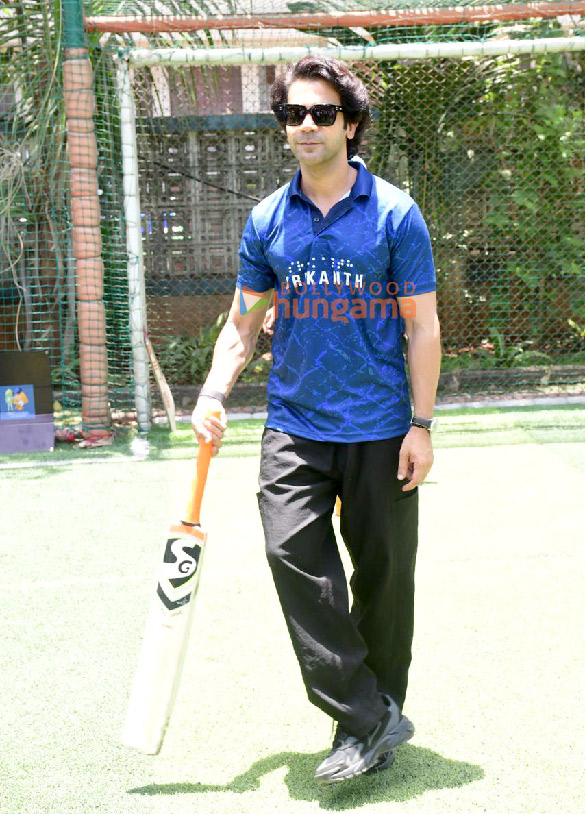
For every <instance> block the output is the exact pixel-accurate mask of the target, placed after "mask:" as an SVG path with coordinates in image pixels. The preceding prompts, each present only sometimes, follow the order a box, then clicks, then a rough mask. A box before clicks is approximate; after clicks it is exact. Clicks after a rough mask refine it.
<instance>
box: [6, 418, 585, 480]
mask: <svg viewBox="0 0 585 814" xmlns="http://www.w3.org/2000/svg"><path fill="white" fill-rule="evenodd" d="M438 417H439V427H440V429H439V431H438V432H437V433H436V434H435V435H434V436H433V445H434V447H435V448H436V449H443V448H448V447H475V446H494V445H502V444H525V443H549V444H551V443H568V444H570V443H575V442H576V443H579V442H581V441H585V405H559V406H550V407H546V408H544V407H541V406H535V407H511V408H488V407H486V408H474V409H455V410H441V411H440V412H439V413H438ZM263 428H264V421H263V420H262V419H254V418H251V419H235V420H233V419H232V420H230V421H229V423H228V430H227V432H226V435H225V438H224V442H223V447H222V450H221V456H222V457H223V458H227V457H229V458H236V457H237V458H241V457H248V456H254V455H257V454H258V449H259V444H260V440H261V436H262V430H263ZM136 435H137V433H136V429H135V428H134V427H131V426H130V427H127V426H122V427H117V428H116V430H115V437H114V442H113V444H112V445H111V446H108V447H96V448H93V449H80V448H79V447H78V445H77V444H63V443H58V444H57V445H56V447H55V449H54V450H53V452H39V453H25V454H22V455H9V456H8V455H0V467H1V468H5V469H10V468H11V467H12V466H15V465H18V464H26V463H30V464H35V465H36V464H38V465H39V466H42V465H43V464H45V463H68V462H72V463H73V462H77V461H79V460H82V459H83V460H86V461H91V460H112V461H113V460H114V459H120V458H122V457H126V458H128V457H130V458H131V457H133V455H132V441H133V440H134V438H136ZM148 440H149V447H150V452H149V458H150V459H151V460H172V459H179V458H192V457H193V456H194V455H196V452H197V450H196V442H195V438H194V435H193V431H192V430H191V427H190V424H188V423H179V424H178V425H177V429H176V431H175V432H174V433H171V432H169V430H168V428H167V427H166V426H165V425H153V427H152V429H151V431H150V432H149V434H148Z"/></svg>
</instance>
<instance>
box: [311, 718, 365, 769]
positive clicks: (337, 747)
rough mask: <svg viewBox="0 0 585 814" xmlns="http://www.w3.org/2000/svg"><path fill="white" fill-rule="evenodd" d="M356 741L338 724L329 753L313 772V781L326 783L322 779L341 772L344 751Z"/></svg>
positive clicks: (343, 763)
mask: <svg viewBox="0 0 585 814" xmlns="http://www.w3.org/2000/svg"><path fill="white" fill-rule="evenodd" d="M356 743H358V739H357V738H356V737H355V736H354V735H350V734H349V732H346V731H345V729H342V728H341V726H339V724H337V728H336V729H335V735H334V737H333V743H332V745H331V751H330V752H329V754H328V755H327V757H326V758H325V760H323V762H322V763H320V764H319V766H318V767H317V771H316V772H315V780H317V782H326V781H325V780H322V778H327V777H329V775H331V774H335V773H336V772H338V771H341V770H342V769H343V767H344V766H345V751H346V750H347V749H350V748H351V747H353V746H355V744H356Z"/></svg>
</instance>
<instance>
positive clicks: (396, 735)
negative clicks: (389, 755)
mask: <svg viewBox="0 0 585 814" xmlns="http://www.w3.org/2000/svg"><path fill="white" fill-rule="evenodd" d="M413 735H414V726H413V724H412V723H411V722H410V721H409V720H408V718H405V717H404V716H402V718H401V719H400V721H399V722H398V725H397V726H396V729H393V730H392V731H391V732H389V733H388V735H387V736H386V738H385V739H384V740H383V741H381V742H380V744H379V745H378V748H377V749H376V751H375V752H374V754H373V755H372V756H371V758H370V761H369V762H368V763H366V761H365V760H363V759H362V760H361V761H360V762H359V763H357V764H356V765H355V766H353V767H352V768H351V770H347V771H345V772H339V773H338V774H334V775H329V776H328V777H320V778H316V779H317V782H318V783H319V785H321V786H329V785H331V784H332V783H341V782H342V781H343V780H351V778H352V777H359V775H360V774H366V773H367V772H368V771H372V770H374V769H375V768H376V766H375V764H376V761H377V760H378V758H379V757H380V755H382V754H384V752H393V751H394V749H396V747H397V746H400V744H402V743H406V741H409V740H410V739H411V738H412V736H413ZM392 762H394V761H393V760H392ZM382 768H387V767H385V766H384V767H382V766H380V767H379V768H378V769H377V771H380V770H381V769H382ZM374 773H375V772H374V771H372V774H374Z"/></svg>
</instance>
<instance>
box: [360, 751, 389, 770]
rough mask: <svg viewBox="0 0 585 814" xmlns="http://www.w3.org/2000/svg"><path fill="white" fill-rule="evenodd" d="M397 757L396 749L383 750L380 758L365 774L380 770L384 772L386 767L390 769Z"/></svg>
mask: <svg viewBox="0 0 585 814" xmlns="http://www.w3.org/2000/svg"><path fill="white" fill-rule="evenodd" d="M395 758H396V755H395V754H394V751H391V752H383V753H382V754H381V755H380V757H379V758H378V760H377V762H376V763H374V765H373V766H372V767H371V768H370V769H367V771H365V772H364V774H378V772H383V771H384V770H385V769H389V768H390V766H392V764H393V763H394V760H395Z"/></svg>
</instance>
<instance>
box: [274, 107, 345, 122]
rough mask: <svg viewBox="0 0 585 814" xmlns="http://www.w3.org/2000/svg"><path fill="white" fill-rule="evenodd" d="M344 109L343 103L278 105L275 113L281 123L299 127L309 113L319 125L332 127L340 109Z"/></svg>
mask: <svg viewBox="0 0 585 814" xmlns="http://www.w3.org/2000/svg"><path fill="white" fill-rule="evenodd" d="M340 110H341V111H343V108H342V106H341V105H313V106H312V107H305V105H276V107H275V108H274V114H275V116H276V118H277V119H278V121H279V122H280V123H281V124H288V125H290V126H291V127H297V126H298V125H299V124H302V123H303V122H304V121H305V117H306V115H307V113H310V114H311V118H312V119H313V121H314V122H315V124H316V125H317V126H318V127H331V125H332V124H335V119H336V118H337V113H338V111H340Z"/></svg>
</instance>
